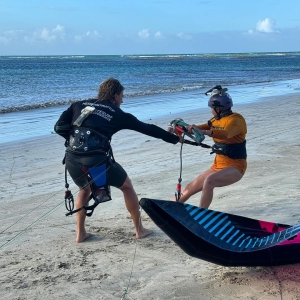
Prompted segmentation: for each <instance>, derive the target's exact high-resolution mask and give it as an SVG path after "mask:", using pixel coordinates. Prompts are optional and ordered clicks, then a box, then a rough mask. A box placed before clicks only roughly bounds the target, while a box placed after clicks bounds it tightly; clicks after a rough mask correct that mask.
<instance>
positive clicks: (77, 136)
mask: <svg viewBox="0 0 300 300" xmlns="http://www.w3.org/2000/svg"><path fill="white" fill-rule="evenodd" d="M109 149H110V142H109V139H108V138H107V137H106V136H104V135H102V134H101V133H99V132H97V131H95V130H93V129H90V128H86V127H77V128H74V129H72V131H71V133H70V138H69V141H68V144H67V150H68V151H71V152H75V153H90V152H102V153H103V152H104V153H107V152H108V150H109Z"/></svg>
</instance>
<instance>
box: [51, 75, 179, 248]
mask: <svg viewBox="0 0 300 300" xmlns="http://www.w3.org/2000/svg"><path fill="white" fill-rule="evenodd" d="M123 91H124V87H123V86H122V85H121V83H120V82H119V81H118V80H117V79H114V78H109V79H107V80H105V81H104V82H102V83H101V84H100V87H99V93H98V99H92V100H84V101H78V102H76V103H73V104H72V105H71V106H70V107H69V108H68V109H67V110H65V111H64V112H63V113H62V115H61V116H60V118H59V120H58V121H57V123H56V124H55V126H54V130H55V132H56V133H58V134H59V135H61V136H62V137H64V138H65V139H66V141H67V144H66V145H67V146H68V145H69V146H68V147H67V150H66V167H67V170H68V172H69V174H70V176H71V177H72V179H73V181H74V182H75V183H76V185H77V186H78V187H79V188H80V191H79V193H78V196H77V198H76V208H81V207H83V206H86V205H87V199H88V197H89V196H90V194H91V188H90V186H89V183H88V179H87V176H86V173H85V171H84V170H83V167H85V168H86V169H87V168H90V170H91V169H92V168H94V167H95V166H98V165H99V164H103V162H105V161H106V163H107V165H106V175H107V184H108V185H109V186H114V187H117V188H119V189H120V190H121V191H122V192H123V195H124V200H125V204H126V208H127V210H128V211H129V213H130V214H131V217H132V220H133V224H134V227H135V235H136V238H144V237H146V236H147V235H149V234H151V231H150V230H148V229H146V228H144V227H143V225H142V222H141V219H140V212H139V201H138V197H137V195H136V193H135V190H134V188H133V186H132V183H131V180H130V178H129V177H128V175H127V173H126V171H125V170H124V169H123V168H122V167H121V165H119V164H118V163H117V162H115V161H114V160H106V158H107V153H105V152H104V153H103V152H102V153H101V152H99V151H98V152H97V151H94V152H93V151H84V150H82V148H83V147H80V145H79V146H78V147H76V146H73V147H70V143H72V142H73V141H74V137H72V134H73V133H74V130H73V129H74V128H75V129H77V130H78V131H80V128H82V127H84V128H87V129H89V131H87V132H88V134H90V133H89V132H92V133H93V134H95V135H96V136H97V134H99V135H100V139H101V138H103V136H104V137H105V139H107V140H108V144H109V145H108V147H110V141H111V138H112V136H113V135H114V134H115V133H116V132H118V131H120V130H122V129H131V130H135V131H138V132H140V133H142V134H146V135H148V136H152V137H155V138H159V139H162V140H163V141H165V142H167V143H172V144H176V143H178V142H179V141H180V142H182V140H183V139H182V137H178V136H175V135H173V134H171V133H169V132H167V131H166V130H163V129H161V128H160V127H158V126H156V125H152V124H146V123H143V122H141V121H139V120H138V119H137V118H136V117H134V116H133V115H131V114H129V113H125V112H123V111H122V110H121V109H120V106H121V104H122V103H123ZM86 107H89V108H90V111H92V112H91V113H90V115H88V116H87V117H86V119H84V120H83V122H82V124H81V125H80V126H79V127H76V126H74V122H75V121H77V119H78V117H79V116H80V115H81V113H82V110H83V109H84V108H86ZM81 126H82V127H81ZM75 131H76V130H75ZM70 135H71V136H70ZM72 138H73V141H72ZM86 148H88V147H86ZM85 150H86V149H85ZM96 150H97V149H96ZM100 175H101V173H99V174H98V175H97V174H96V177H99V176H100ZM85 218H86V214H85V210H84V209H83V210H80V211H79V212H77V213H76V223H77V225H76V229H77V230H76V234H77V235H76V242H77V243H80V242H83V241H84V240H85V239H86V238H88V237H89V236H90V234H89V233H87V232H86V230H85Z"/></svg>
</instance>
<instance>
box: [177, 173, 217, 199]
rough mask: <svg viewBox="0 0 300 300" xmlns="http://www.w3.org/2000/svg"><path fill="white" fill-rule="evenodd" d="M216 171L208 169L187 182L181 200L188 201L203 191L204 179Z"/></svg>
mask: <svg viewBox="0 0 300 300" xmlns="http://www.w3.org/2000/svg"><path fill="white" fill-rule="evenodd" d="M213 173H215V171H213V170H212V169H208V170H206V171H204V172H203V173H201V174H200V175H199V176H198V177H196V178H195V179H194V180H193V181H192V182H190V183H189V184H187V185H186V186H185V188H184V189H183V191H182V195H181V197H180V200H179V202H185V201H187V200H188V199H189V198H190V197H191V196H193V195H195V194H196V193H199V192H201V191H202V188H203V183H204V180H205V179H206V178H207V177H208V176H209V175H211V174H213Z"/></svg>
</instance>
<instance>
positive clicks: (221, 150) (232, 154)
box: [211, 140, 247, 159]
mask: <svg viewBox="0 0 300 300" xmlns="http://www.w3.org/2000/svg"><path fill="white" fill-rule="evenodd" d="M212 153H216V154H221V155H226V156H228V157H229V158H232V159H240V158H243V159H246V158H247V151H246V140H244V141H243V142H242V143H238V144H223V143H215V144H214V145H213V146H212V152H211V154H212Z"/></svg>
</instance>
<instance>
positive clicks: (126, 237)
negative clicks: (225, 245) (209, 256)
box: [0, 93, 300, 300]
mask: <svg viewBox="0 0 300 300" xmlns="http://www.w3.org/2000/svg"><path fill="white" fill-rule="evenodd" d="M299 104H300V93H295V94H290V95H285V96H279V97H270V98H265V99H264V101H259V102H255V103H248V104H234V107H233V108H234V109H233V111H236V112H239V113H241V114H242V115H243V116H244V117H245V119H246V122H247V127H248V134H247V152H248V169H247V171H246V174H245V176H244V178H243V179H242V180H241V181H239V182H237V183H236V184H234V185H231V186H228V187H223V188H219V189H216V190H215V194H214V200H213V202H212V205H211V207H210V208H211V209H215V210H218V211H224V212H229V213H233V214H237V215H242V216H246V217H250V218H255V219H260V220H265V221H271V222H278V223H285V224H297V223H300V217H299V214H298V213H297V212H298V211H299V200H300V189H299V187H300V179H299V178H300V170H299V168H298V167H297V166H298V164H299V163H300V155H299V153H300V144H299V139H298V137H299V136H300V127H299V126H295V120H297V119H299V116H300V109H299V107H300V106H299ZM174 116H175V117H181V118H183V119H184V120H185V121H186V122H188V123H190V124H191V123H196V124H199V123H202V122H203V123H204V122H206V121H207V120H208V119H209V118H210V116H211V115H210V111H209V110H208V109H197V110H193V111H189V112H187V113H186V112H184V113H178V114H176V115H175V114H174V115H173V114H172V118H173V117H174ZM151 121H153V123H154V124H156V125H158V126H160V127H162V128H166V127H167V125H168V122H169V121H170V119H168V118H166V117H164V118H159V119H155V120H154V119H153V120H151ZM205 142H207V143H208V144H211V140H210V139H208V138H207V139H205ZM63 143H64V141H63V138H61V137H60V136H58V135H50V136H49V137H48V136H47V137H41V138H37V139H29V140H25V141H21V142H12V143H6V144H4V145H5V147H2V148H1V149H0V155H1V157H2V158H3V160H2V162H1V169H3V170H5V172H6V174H5V176H4V180H3V181H2V185H1V196H0V201H1V204H2V208H3V209H2V210H1V212H0V219H1V221H2V222H1V223H0V232H2V233H1V234H0V247H1V245H3V244H4V243H6V242H7V241H8V240H11V239H13V240H12V241H11V242H10V243H9V244H7V245H6V246H5V247H3V248H1V249H0V250H1V251H2V255H1V257H0V268H1V277H0V292H1V295H2V297H3V299H5V300H6V299H7V300H8V299H10V300H11V299H30V300H31V299H41V298H43V299H46V300H47V299H49V300H50V299H54V298H57V299H70V300H71V299H74V298H76V299H105V300H107V299H121V297H122V295H123V293H124V289H126V288H127V287H128V283H129V279H130V284H129V289H128V294H127V295H126V297H125V299H127V300H129V299H132V300H139V299H159V300H168V299H191V300H193V299H198V298H199V295H201V296H202V297H203V299H208V300H210V299H211V300H215V299H217V300H219V299H220V300H221V299H224V298H226V299H230V300H231V299H232V300H233V299H238V298H240V299H249V300H250V299H268V300H269V299H270V300H277V299H280V298H282V299H298V298H299V294H300V287H299V284H298V283H299V280H300V273H299V272H298V270H299V264H295V265H286V266H278V267H250V268H245V267H231V268H230V267H222V266H219V265H214V264H212V263H207V262H205V261H202V260H199V259H195V258H192V257H190V256H188V255H186V254H185V253H184V252H183V251H182V250H181V249H180V248H179V247H178V246H177V245H176V244H175V243H174V242H173V241H172V240H170V239H169V238H168V237H167V236H166V235H165V234H164V233H163V232H162V231H160V230H159V229H158V228H157V227H156V226H155V225H154V223H153V222H152V221H151V219H150V218H149V217H148V216H147V215H146V213H145V212H144V211H142V220H143V223H144V225H145V227H146V228H149V229H152V230H153V231H154V233H153V234H152V235H151V236H149V237H147V238H145V239H142V240H136V239H134V237H133V233H134V230H133V225H132V221H131V219H130V218H129V214H128V212H127V211H126V208H125V204H124V201H123V198H122V194H121V193H120V191H119V190H118V189H115V188H112V198H113V200H112V201H108V202H106V203H103V204H100V205H99V206H98V207H97V208H96V210H95V212H94V214H93V216H92V217H91V218H88V219H87V228H88V230H89V232H91V233H92V234H93V236H92V237H91V238H90V239H88V240H87V241H86V242H84V243H82V244H75V242H74V240H75V217H74V216H70V217H65V216H64V213H65V208H64V191H65V188H64V167H63V165H62V164H61V161H62V158H63V155H64V145H63ZM112 146H113V150H114V156H115V159H116V161H117V162H119V163H120V164H121V165H123V167H124V168H125V170H126V171H127V173H128V175H129V177H130V178H131V180H132V182H133V186H134V187H135V190H136V192H137V194H138V197H139V199H140V198H154V199H162V200H168V199H170V198H172V197H173V195H174V192H175V187H176V184H177V180H178V175H179V151H180V146H179V145H172V144H167V143H164V142H163V141H161V140H157V139H154V138H151V137H148V136H144V135H141V134H139V133H137V132H133V131H122V132H119V133H117V134H116V135H115V136H114V137H113V141H112ZM212 160H213V156H212V155H210V154H209V151H207V150H206V149H202V148H201V149H199V147H193V146H190V145H184V146H183V173H182V178H183V182H182V185H183V186H185V184H187V183H188V182H189V181H190V180H192V179H193V178H194V177H195V176H197V175H198V174H199V173H200V172H202V171H203V170H205V169H207V168H208V167H210V165H211V164H212ZM69 181H70V182H69V183H70V189H71V191H72V192H73V194H74V195H75V193H76V188H75V186H74V184H73V183H72V181H71V180H70V179H69ZM198 202H199V195H195V196H193V197H192V198H191V199H189V201H188V203H190V204H194V205H198ZM55 207H56V209H54V208H55ZM52 209H54V210H53V212H52V213H51V214H49V215H48V214H47V213H48V212H50V211H51V210H52ZM37 220H39V221H37ZM30 224H33V225H32V227H30V228H28V230H27V231H26V232H24V233H23V234H21V235H19V236H17V235H18V234H19V233H20V232H22V230H24V229H25V228H27V227H28V226H29V225H30ZM3 231H4V232H3ZM132 268H133V269H132ZM131 270H132V273H131Z"/></svg>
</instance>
